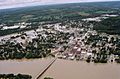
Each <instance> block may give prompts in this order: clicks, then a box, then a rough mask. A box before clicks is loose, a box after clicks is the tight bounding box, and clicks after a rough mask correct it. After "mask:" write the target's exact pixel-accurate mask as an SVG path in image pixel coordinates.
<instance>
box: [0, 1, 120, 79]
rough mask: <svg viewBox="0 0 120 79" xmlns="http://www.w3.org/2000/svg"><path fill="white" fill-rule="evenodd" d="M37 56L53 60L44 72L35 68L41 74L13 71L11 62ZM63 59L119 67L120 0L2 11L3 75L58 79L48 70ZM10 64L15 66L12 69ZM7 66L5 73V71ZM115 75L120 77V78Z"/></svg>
mask: <svg viewBox="0 0 120 79" xmlns="http://www.w3.org/2000/svg"><path fill="white" fill-rule="evenodd" d="M35 60H37V61H44V60H46V61H47V60H49V62H50V63H47V66H45V67H44V68H43V67H41V72H39V73H38V72H36V73H37V74H38V75H37V76H36V75H34V76H33V75H32V76H31V74H29V73H25V74H24V73H23V71H22V73H21V72H20V71H16V72H17V73H11V72H14V71H12V67H10V66H12V63H11V65H10V62H12V61H14V62H15V61H16V63H17V64H18V65H20V63H22V61H23V62H24V63H25V61H28V62H29V61H33V64H35ZM62 60H63V61H64V63H66V62H67V61H70V62H81V63H87V64H88V65H89V64H97V65H101V64H104V65H109V64H110V65H116V64H117V66H119V63H120V1H115V2H114V1H113V2H90V3H70V4H58V5H43V6H33V7H22V8H13V9H2V10H0V79H57V78H58V77H57V76H55V77H56V78H54V76H51V75H45V73H47V71H49V69H50V68H51V67H52V65H54V63H56V62H58V61H60V62H61V61H62ZM9 61H10V62H9ZM51 61H52V62H51ZM65 61H66V62H65ZM5 62H8V63H9V64H8V66H9V67H8V66H6V67H4V66H5V65H7V63H5ZM43 63H44V62H43ZM81 63H80V64H81ZM17 64H16V66H14V67H17V66H18V65H17ZM28 64H30V63H28ZM41 64H42V63H41ZM41 64H39V65H41ZM22 65H23V64H22ZM31 65H32V64H31ZM25 66H26V65H25ZM19 67H22V66H19ZM23 67H24V66H23ZM31 67H32V66H31ZM61 67H62V65H61ZM88 67H89V66H88ZM7 68H11V69H10V71H9V69H7ZM4 69H5V73H4V72H2V71H4ZM42 69H43V71H42ZM13 70H14V69H13ZM29 70H30V69H29ZM37 70H40V69H38V68H37ZM78 70H79V69H78ZM118 70H119V69H118ZM63 71H64V69H63ZM83 71H84V70H83ZM6 72H7V74H6ZM25 72H26V71H25ZM86 72H87V71H86ZM119 72H120V71H119ZM119 72H116V73H119ZM48 73H49V72H48ZM66 73H68V72H66ZM81 73H82V72H81ZM26 74H28V75H26ZM43 75H44V76H43ZM49 76H50V77H49ZM62 78H64V77H61V79H62ZM77 78H79V77H77ZM77 78H76V77H75V79H77ZM95 78H96V77H95ZM95 78H93V79H95ZM59 79H60V78H59ZM65 79H68V77H65ZM69 79H73V78H69ZM79 79H80V78H79ZM83 79H84V78H83ZM85 79H87V78H85ZM90 79H92V78H90ZM98 79H101V78H98ZM103 79H105V78H103ZM106 79H108V78H106ZM109 79H113V78H109ZM115 79H120V76H119V75H118V76H117V77H116V78H115Z"/></svg>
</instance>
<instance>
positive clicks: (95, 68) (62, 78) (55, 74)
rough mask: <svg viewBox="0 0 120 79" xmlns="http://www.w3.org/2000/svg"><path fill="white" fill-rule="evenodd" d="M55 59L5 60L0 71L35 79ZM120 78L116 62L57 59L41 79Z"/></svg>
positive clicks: (0, 65)
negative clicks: (29, 76)
mask: <svg viewBox="0 0 120 79" xmlns="http://www.w3.org/2000/svg"><path fill="white" fill-rule="evenodd" d="M52 60H53V59H51V58H47V59H34V60H31V59H30V60H21V61H20V60H5V61H0V73H6V74H7V73H14V74H18V73H23V74H30V75H32V77H33V79H34V78H35V77H36V76H37V75H38V73H39V72H40V71H41V70H42V69H43V68H44V67H45V66H46V65H48V64H49V62H51V61H52ZM44 77H52V78H54V79H120V65H119V64H116V63H113V64H112V63H109V64H94V63H90V64H89V63H86V62H83V61H70V60H61V59H57V60H56V61H55V63H54V64H53V65H52V66H51V67H50V68H49V69H48V70H47V71H46V72H45V73H44V75H43V76H42V77H41V78H40V79H44Z"/></svg>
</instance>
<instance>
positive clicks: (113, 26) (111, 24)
mask: <svg viewBox="0 0 120 79" xmlns="http://www.w3.org/2000/svg"><path fill="white" fill-rule="evenodd" d="M93 29H94V30H97V31H99V32H105V33H109V34H120V16H118V17H111V18H108V19H104V20H103V21H101V22H98V23H95V25H94V27H93Z"/></svg>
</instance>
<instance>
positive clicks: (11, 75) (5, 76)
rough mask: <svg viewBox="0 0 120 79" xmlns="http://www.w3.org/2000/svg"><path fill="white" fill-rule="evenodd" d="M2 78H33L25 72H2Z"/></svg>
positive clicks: (0, 77) (0, 76) (0, 78)
mask: <svg viewBox="0 0 120 79" xmlns="http://www.w3.org/2000/svg"><path fill="white" fill-rule="evenodd" d="M0 79H32V76H30V75H25V74H17V75H14V74H0Z"/></svg>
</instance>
